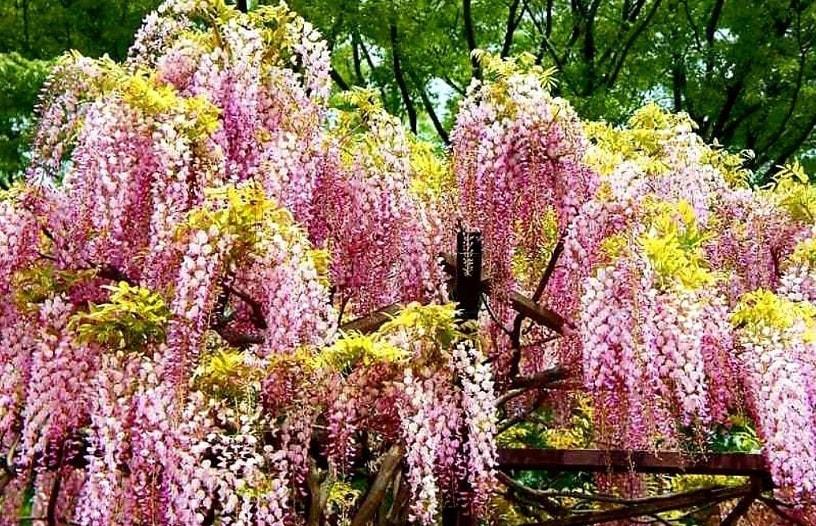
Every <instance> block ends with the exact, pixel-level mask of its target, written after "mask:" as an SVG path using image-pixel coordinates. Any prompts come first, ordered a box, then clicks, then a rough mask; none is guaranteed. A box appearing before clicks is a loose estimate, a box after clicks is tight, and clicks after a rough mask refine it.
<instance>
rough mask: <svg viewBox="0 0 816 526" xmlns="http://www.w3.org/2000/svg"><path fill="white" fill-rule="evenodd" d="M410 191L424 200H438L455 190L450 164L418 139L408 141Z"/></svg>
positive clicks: (428, 144) (430, 145)
mask: <svg viewBox="0 0 816 526" xmlns="http://www.w3.org/2000/svg"><path fill="white" fill-rule="evenodd" d="M409 146H410V162H411V171H412V174H411V175H412V178H411V190H412V191H413V192H414V194H416V195H417V196H419V197H421V198H424V199H426V200H433V201H435V200H438V199H439V198H440V197H442V196H445V195H450V194H451V193H452V192H453V191H455V188H456V179H455V177H454V175H453V171H452V170H451V165H450V163H448V162H446V160H445V159H444V157H443V156H441V155H439V154H437V152H436V151H435V149H434V146H433V145H432V144H430V143H427V142H425V141H421V140H419V139H412V140H411V141H410V144H409Z"/></svg>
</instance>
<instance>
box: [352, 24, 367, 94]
mask: <svg viewBox="0 0 816 526" xmlns="http://www.w3.org/2000/svg"><path fill="white" fill-rule="evenodd" d="M351 51H352V53H351V56H352V61H353V62H354V74H355V75H357V83H358V84H365V79H364V78H363V68H362V64H361V59H360V35H359V34H358V33H357V31H354V32H353V33H352V34H351Z"/></svg>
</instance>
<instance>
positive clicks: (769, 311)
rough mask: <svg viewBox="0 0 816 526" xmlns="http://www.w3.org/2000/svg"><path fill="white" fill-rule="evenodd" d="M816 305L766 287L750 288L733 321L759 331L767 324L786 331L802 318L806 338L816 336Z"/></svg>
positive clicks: (734, 314)
mask: <svg viewBox="0 0 816 526" xmlns="http://www.w3.org/2000/svg"><path fill="white" fill-rule="evenodd" d="M814 316H816V306H814V305H813V304H812V303H810V302H808V301H793V300H790V299H788V298H785V297H782V296H779V295H777V294H774V293H773V292H771V291H769V290H765V289H759V290H755V291H751V292H747V293H745V294H743V295H742V297H741V298H740V301H739V303H738V304H737V307H736V308H735V309H734V312H733V313H732V314H731V323H732V324H734V325H735V326H738V327H742V328H744V329H746V330H749V331H751V332H755V333H761V332H762V331H763V329H765V328H773V329H777V330H781V331H784V330H786V329H790V328H791V327H793V326H794V325H795V324H797V323H799V322H802V323H804V326H805V329H806V334H805V336H806V338H808V339H809V340H813V339H816V322H814Z"/></svg>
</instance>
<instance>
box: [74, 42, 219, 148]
mask: <svg viewBox="0 0 816 526" xmlns="http://www.w3.org/2000/svg"><path fill="white" fill-rule="evenodd" d="M72 53H73V54H71V55H69V57H68V59H69V60H70V59H74V60H78V59H79V55H78V54H76V52H72ZM98 64H99V66H101V68H102V71H103V74H102V75H100V77H99V78H98V79H97V86H96V89H97V90H98V93H99V94H101V95H106V94H114V95H117V96H119V97H121V98H122V100H123V101H124V102H126V103H127V104H128V105H129V106H130V107H131V108H134V109H137V110H139V111H141V112H144V113H145V114H147V115H153V116H158V115H167V116H168V117H174V118H175V119H176V124H180V125H181V128H182V129H183V130H184V133H185V134H186V136H187V137H188V138H189V139H190V140H193V141H195V140H200V139H202V138H206V137H208V136H209V135H211V134H212V133H213V132H215V130H216V129H217V128H218V118H219V116H220V110H219V109H218V107H217V106H215V105H214V104H212V103H211V102H210V101H209V100H207V98H206V97H203V96H198V95H197V96H193V97H184V96H182V95H181V94H179V93H178V91H177V90H176V89H175V87H173V86H172V85H170V84H166V83H163V82H161V81H160V80H159V79H158V77H157V76H156V74H155V73H147V72H145V71H135V72H131V71H127V70H126V69H125V68H123V67H122V66H121V65H119V64H116V63H115V62H113V61H112V60H110V59H107V58H105V59H100V60H99V61H98Z"/></svg>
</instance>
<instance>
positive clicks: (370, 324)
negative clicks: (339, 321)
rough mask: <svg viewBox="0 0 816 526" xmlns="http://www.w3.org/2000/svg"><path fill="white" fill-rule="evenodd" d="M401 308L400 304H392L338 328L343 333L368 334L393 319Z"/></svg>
mask: <svg viewBox="0 0 816 526" xmlns="http://www.w3.org/2000/svg"><path fill="white" fill-rule="evenodd" d="M402 307H403V305H402V304H400V303H393V304H391V305H388V306H386V307H383V308H381V309H378V310H375V311H374V312H371V313H369V314H366V315H365V316H363V317H362V318H357V319H356V320H352V321H350V322H348V323H344V324H343V325H341V326H340V330H341V331H343V332H352V331H354V332H361V333H363V334H368V333H371V332H374V331H376V330H377V329H379V328H380V327H381V326H382V325H383V324H384V323H385V322H387V321H388V320H390V319H391V318H393V317H394V316H395V315H396V314H397V312H399V310H400V309H401V308H402Z"/></svg>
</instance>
